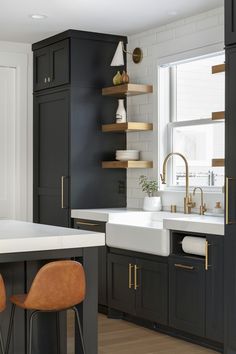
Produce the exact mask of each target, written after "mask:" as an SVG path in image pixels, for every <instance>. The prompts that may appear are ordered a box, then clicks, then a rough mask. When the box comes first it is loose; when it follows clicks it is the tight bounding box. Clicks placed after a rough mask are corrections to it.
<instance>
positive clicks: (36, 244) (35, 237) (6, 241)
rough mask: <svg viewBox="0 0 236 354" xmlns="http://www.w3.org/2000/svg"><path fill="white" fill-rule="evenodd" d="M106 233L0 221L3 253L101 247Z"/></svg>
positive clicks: (0, 246)
mask: <svg viewBox="0 0 236 354" xmlns="http://www.w3.org/2000/svg"><path fill="white" fill-rule="evenodd" d="M104 245H105V234H103V233H100V232H99V233H97V232H92V231H84V230H77V229H70V228H65V227H58V226H51V225H43V224H36V223H30V222H23V221H16V220H0V254H3V253H17V252H34V251H48V250H62V249H72V248H86V247H97V246H104Z"/></svg>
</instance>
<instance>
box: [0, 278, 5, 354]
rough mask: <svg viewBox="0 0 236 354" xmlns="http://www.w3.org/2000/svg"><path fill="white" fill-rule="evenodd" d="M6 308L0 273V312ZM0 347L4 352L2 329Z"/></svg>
mask: <svg viewBox="0 0 236 354" xmlns="http://www.w3.org/2000/svg"><path fill="white" fill-rule="evenodd" d="M5 308H6V289H5V284H4V281H3V278H2V276H1V274H0V312H3V311H4V310H5ZM0 347H1V352H2V354H4V353H5V351H4V345H3V338H2V331H1V330H0Z"/></svg>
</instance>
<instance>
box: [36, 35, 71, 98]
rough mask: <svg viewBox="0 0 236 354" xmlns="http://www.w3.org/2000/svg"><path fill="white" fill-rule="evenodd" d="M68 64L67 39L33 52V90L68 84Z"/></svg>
mask: <svg viewBox="0 0 236 354" xmlns="http://www.w3.org/2000/svg"><path fill="white" fill-rule="evenodd" d="M69 64H70V52H69V39H66V40H63V41H59V42H56V43H54V44H52V45H49V46H46V47H43V48H40V49H38V50H35V51H34V90H35V91H37V90H42V89H46V88H50V87H56V86H60V85H65V84H68V83H69V81H70V71H69Z"/></svg>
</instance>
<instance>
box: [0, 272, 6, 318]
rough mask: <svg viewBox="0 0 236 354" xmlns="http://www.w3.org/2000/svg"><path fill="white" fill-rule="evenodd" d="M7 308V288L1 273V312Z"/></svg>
mask: <svg viewBox="0 0 236 354" xmlns="http://www.w3.org/2000/svg"><path fill="white" fill-rule="evenodd" d="M5 308H6V289H5V284H4V281H3V278H2V276H1V274H0V312H2V311H4V310H5Z"/></svg>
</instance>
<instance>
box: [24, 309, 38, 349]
mask: <svg viewBox="0 0 236 354" xmlns="http://www.w3.org/2000/svg"><path fill="white" fill-rule="evenodd" d="M38 312H39V311H34V312H32V313H31V315H30V320H29V346H28V351H27V352H28V354H32V337H33V321H34V317H35V315H37V313H38Z"/></svg>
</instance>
